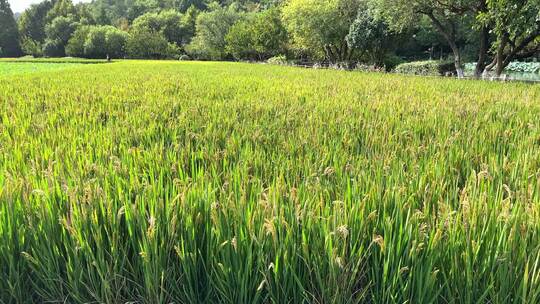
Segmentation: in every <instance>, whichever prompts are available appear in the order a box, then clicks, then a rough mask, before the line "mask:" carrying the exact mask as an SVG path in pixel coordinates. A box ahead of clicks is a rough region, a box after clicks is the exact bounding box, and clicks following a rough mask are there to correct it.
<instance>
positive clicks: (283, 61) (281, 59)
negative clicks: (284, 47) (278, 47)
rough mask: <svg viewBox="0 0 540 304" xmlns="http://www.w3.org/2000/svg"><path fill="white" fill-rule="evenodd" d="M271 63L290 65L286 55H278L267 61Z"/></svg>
mask: <svg viewBox="0 0 540 304" xmlns="http://www.w3.org/2000/svg"><path fill="white" fill-rule="evenodd" d="M266 62H267V63H269V64H276V65H288V64H289V61H288V60H287V57H286V56H285V55H278V56H274V57H272V58H270V59H268V60H267V61H266Z"/></svg>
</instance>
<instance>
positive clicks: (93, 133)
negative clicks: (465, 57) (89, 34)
mask: <svg viewBox="0 0 540 304" xmlns="http://www.w3.org/2000/svg"><path fill="white" fill-rule="evenodd" d="M539 101H540V87H538V86H530V85H524V84H499V83H485V82H473V81H458V80H444V79H422V78H407V77H402V76H394V75H382V74H362V73H352V72H340V71H331V70H328V71H326V70H322V71H321V70H303V69H297V68H288V67H275V66H263V65H247V64H233V63H172V62H120V63H114V64H110V65H89V66H81V67H77V68H70V70H69V73H63V72H61V71H56V72H54V71H52V72H47V73H41V74H39V75H38V74H33V76H32V77H28V76H24V75H17V76H11V77H10V78H8V77H3V78H2V79H1V80H0V105H1V108H0V109H1V112H0V201H1V205H0V277H1V278H2V279H1V280H0V303H23V302H49V301H51V302H65V303H76V302H78V303H82V302H91V303H123V302H126V301H135V302H141V303H172V302H174V303H363V302H367V303H406V302H407V303H433V302H438V303H510V302H513V303H538V302H539V301H540V264H539V263H540V234H539V233H540V213H539V212H540V204H539V203H540V192H539V191H540V181H539V177H540V123H539V121H538V117H539V115H540V104H539V103H538V102H539Z"/></svg>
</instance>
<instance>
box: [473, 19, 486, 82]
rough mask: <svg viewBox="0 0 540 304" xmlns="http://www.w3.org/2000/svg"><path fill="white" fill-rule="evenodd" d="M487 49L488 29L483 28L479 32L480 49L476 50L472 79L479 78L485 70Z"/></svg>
mask: <svg viewBox="0 0 540 304" xmlns="http://www.w3.org/2000/svg"><path fill="white" fill-rule="evenodd" d="M488 49H489V29H488V28H487V27H483V28H482V31H481V32H480V49H479V50H478V62H477V63H476V68H475V69H474V77H475V78H477V79H478V78H481V77H482V73H483V72H484V69H485V68H486V59H487V55H488Z"/></svg>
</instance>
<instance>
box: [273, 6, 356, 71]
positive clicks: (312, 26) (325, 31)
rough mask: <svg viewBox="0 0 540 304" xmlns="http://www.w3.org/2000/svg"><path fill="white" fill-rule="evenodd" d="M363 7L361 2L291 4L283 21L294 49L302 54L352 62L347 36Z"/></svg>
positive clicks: (284, 10)
mask: <svg viewBox="0 0 540 304" xmlns="http://www.w3.org/2000/svg"><path fill="white" fill-rule="evenodd" d="M359 5H360V1H359V0H289V1H287V2H286V3H285V6H284V8H283V18H284V22H285V24H286V27H287V29H288V31H289V33H290V34H291V38H292V41H293V44H294V46H295V47H296V48H297V49H298V50H300V51H301V52H305V53H309V54H311V55H312V56H314V57H315V58H325V59H326V60H328V61H330V62H341V61H348V60H349V59H350V58H351V56H352V55H353V54H352V53H353V50H351V49H350V48H349V47H348V45H347V41H346V36H347V35H348V33H349V29H350V27H351V24H352V23H353V21H354V20H355V19H356V16H357V13H358V8H359Z"/></svg>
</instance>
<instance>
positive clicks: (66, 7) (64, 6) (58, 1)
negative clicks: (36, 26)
mask: <svg viewBox="0 0 540 304" xmlns="http://www.w3.org/2000/svg"><path fill="white" fill-rule="evenodd" d="M53 3H54V5H53V7H52V8H51V10H50V11H49V12H48V13H47V17H46V23H50V22H52V21H53V20H54V19H55V18H58V17H71V18H73V19H78V18H76V17H75V16H76V15H77V9H76V8H75V6H74V5H73V2H72V1H71V0H54V1H53Z"/></svg>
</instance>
